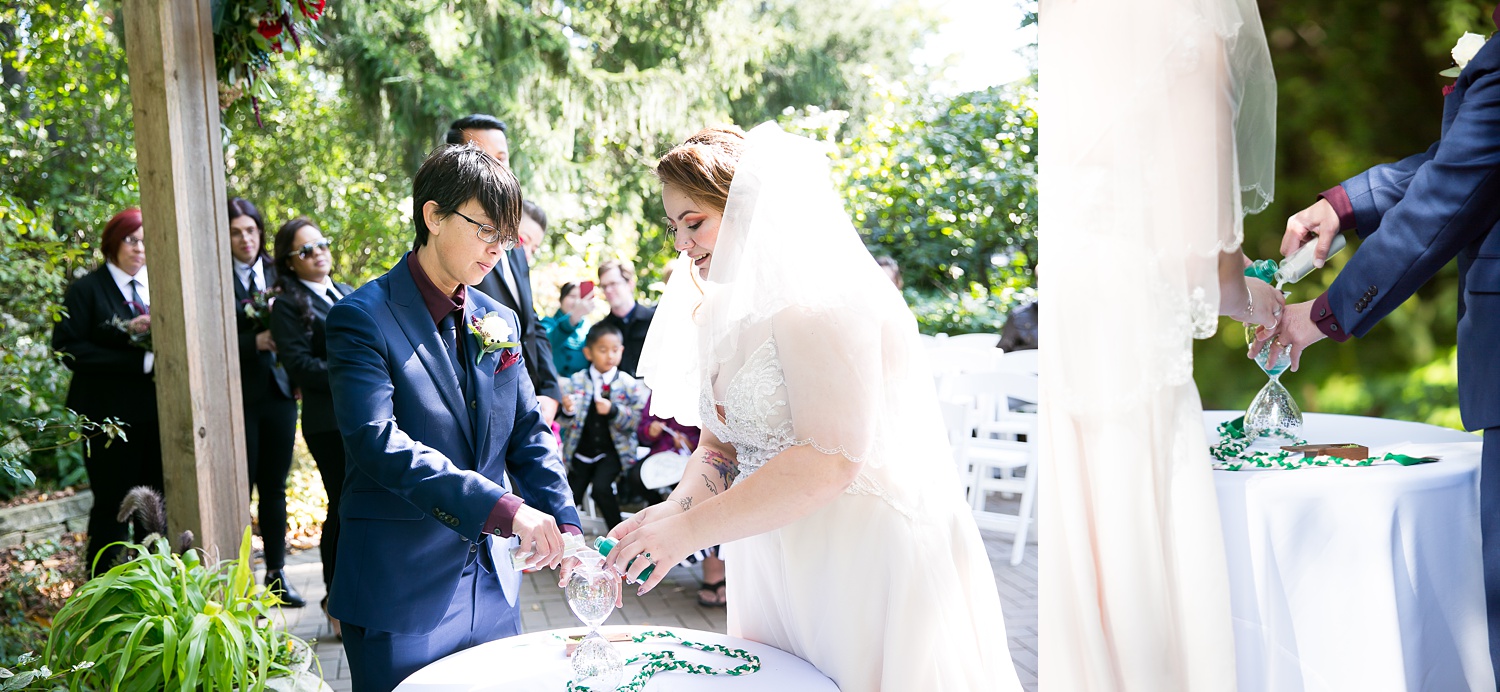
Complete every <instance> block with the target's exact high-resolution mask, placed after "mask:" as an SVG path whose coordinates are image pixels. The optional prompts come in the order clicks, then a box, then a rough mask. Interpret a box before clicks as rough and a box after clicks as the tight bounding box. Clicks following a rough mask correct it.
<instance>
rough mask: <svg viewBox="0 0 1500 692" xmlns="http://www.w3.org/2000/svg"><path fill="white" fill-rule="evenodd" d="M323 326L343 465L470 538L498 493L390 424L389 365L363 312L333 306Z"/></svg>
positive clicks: (372, 323)
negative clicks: (434, 512)
mask: <svg viewBox="0 0 1500 692" xmlns="http://www.w3.org/2000/svg"><path fill="white" fill-rule="evenodd" d="M326 328H327V335H328V384H329V389H331V390H332V392H333V405H334V408H335V409H336V410H337V411H338V423H339V431H340V432H341V433H342V435H343V438H344V448H345V450H346V452H345V456H346V457H347V459H348V461H349V463H350V464H352V465H353V466H354V467H355V468H357V469H359V470H360V471H363V472H364V473H365V474H366V475H368V476H370V478H371V479H373V480H374V481H375V482H376V483H378V484H379V485H380V486H381V487H383V488H385V489H386V490H389V491H390V492H392V493H394V494H396V495H398V496H400V497H402V498H404V499H405V500H406V501H407V502H410V503H412V504H413V505H415V506H416V507H417V508H419V509H421V510H423V513H427V508H428V507H440V508H444V511H445V512H448V513H450V514H452V515H453V516H454V517H456V518H457V519H458V522H457V523H456V524H453V525H451V527H452V528H453V530H454V531H456V532H458V533H459V534H461V535H463V536H465V537H468V538H471V539H474V540H478V539H479V538H480V537H481V534H482V532H483V529H484V524H485V522H486V521H488V520H489V517H490V511H491V510H493V509H494V507H495V504H496V503H497V502H499V501H500V498H501V497H503V496H504V495H505V490H503V489H502V488H501V487H500V486H499V485H498V484H497V483H495V482H494V481H492V480H490V479H488V478H486V477H484V476H483V475H482V474H480V473H477V472H475V471H470V470H466V469H460V468H458V467H457V466H455V465H454V464H453V462H452V461H451V460H450V459H448V457H446V456H444V455H443V454H442V453H441V452H438V451H437V450H435V449H433V448H431V447H428V446H426V445H424V444H422V443H420V442H417V441H416V440H413V439H412V438H411V437H410V436H409V435H407V434H406V432H405V431H403V430H401V428H400V427H399V426H397V425H396V417H395V407H394V404H393V399H392V396H393V393H394V391H395V385H394V383H393V382H392V378H391V371H390V365H389V360H388V359H387V358H386V356H385V353H384V349H383V344H382V340H381V337H380V330H379V328H378V326H377V325H376V323H375V320H374V319H372V318H371V317H370V315H369V314H367V313H365V312H364V311H363V310H361V309H360V308H359V307H357V306H355V305H354V304H351V303H349V302H347V301H346V302H340V303H339V304H338V305H335V306H334V307H333V309H332V310H330V311H329V313H328V321H327V323H326ZM518 379H522V380H524V379H526V378H524V377H523V378H518Z"/></svg>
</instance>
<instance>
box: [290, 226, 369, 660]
mask: <svg viewBox="0 0 1500 692" xmlns="http://www.w3.org/2000/svg"><path fill="white" fill-rule="evenodd" d="M272 249H273V253H274V254H275V257H276V271H277V274H278V276H279V277H280V279H279V282H278V284H277V285H278V286H279V287H280V288H281V295H280V297H278V298H277V300H276V306H275V307H274V308H273V309H272V311H271V335H272V336H274V337H275V338H276V353H277V356H278V357H280V358H281V363H282V364H283V365H284V366H286V371H287V373H288V374H290V375H291V376H292V381H293V382H295V383H296V384H297V387H298V389H300V390H302V440H303V441H304V442H306V443H307V451H308V452H310V453H311V454H312V457H313V461H314V462H316V463H317V465H318V474H319V475H320V476H322V477H323V489H324V490H326V491H327V492H328V518H327V519H325V520H324V521H323V538H322V541H321V543H320V544H319V546H318V549H319V551H320V552H321V553H322V555H323V585H324V586H325V587H327V589H332V588H333V570H334V566H335V562H336V561H337V559H338V545H339V498H341V497H342V496H343V494H344V439H343V437H342V436H340V435H339V427H338V420H337V419H336V418H335V417H334V409H333V393H332V392H331V391H330V390H329V389H328V346H327V342H326V337H325V332H324V321H325V320H327V319H328V311H329V310H330V309H332V308H333V304H334V303H337V302H338V301H339V299H340V298H343V297H344V296H346V295H349V294H350V293H352V292H353V291H354V287H352V286H350V285H348V284H342V283H336V282H334V281H333V279H332V278H330V274H331V273H332V272H333V253H332V252H330V251H329V249H328V239H327V238H325V237H323V233H322V232H321V231H319V230H318V227H317V226H316V225H314V224H313V222H312V221H310V220H308V219H306V218H300V217H299V218H296V219H292V220H291V221H288V222H286V223H284V224H282V225H281V229H280V230H278V231H277V232H276V242H275V244H274V245H273V247H272ZM327 589H325V591H324V593H328V590H327ZM323 613H324V615H327V613H328V597H327V596H324V597H323ZM328 621H329V627H330V628H331V629H332V630H333V632H334V636H336V637H337V636H339V635H340V634H341V633H340V630H339V622H338V620H335V619H334V618H333V617H332V616H328Z"/></svg>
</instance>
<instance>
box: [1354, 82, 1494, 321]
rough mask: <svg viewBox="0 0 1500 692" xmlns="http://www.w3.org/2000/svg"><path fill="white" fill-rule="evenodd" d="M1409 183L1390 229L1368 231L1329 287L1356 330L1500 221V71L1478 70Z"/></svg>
mask: <svg viewBox="0 0 1500 692" xmlns="http://www.w3.org/2000/svg"><path fill="white" fill-rule="evenodd" d="M1393 186H1394V184H1392V185H1390V186H1388V187H1393ZM1406 186H1407V187H1406V194H1405V195H1404V196H1402V197H1401V199H1400V200H1399V201H1396V202H1395V203H1394V204H1392V205H1391V206H1390V208H1389V210H1388V211H1386V212H1385V214H1384V218H1383V219H1382V220H1381V222H1380V228H1381V230H1382V231H1383V232H1381V233H1376V234H1372V235H1370V236H1369V237H1368V239H1367V240H1366V241H1365V242H1364V244H1363V245H1361V246H1360V248H1359V250H1358V251H1357V252H1355V253H1354V257H1352V258H1350V260H1349V263H1348V264H1347V265H1346V266H1345V267H1344V270H1343V272H1342V273H1340V274H1339V277H1338V278H1337V279H1335V280H1334V282H1333V285H1332V286H1331V287H1330V288H1329V289H1328V297H1329V304H1330V305H1331V306H1333V309H1334V314H1335V315H1336V316H1337V317H1338V320H1339V322H1340V323H1342V324H1343V325H1344V327H1345V328H1346V329H1347V331H1348V332H1349V333H1352V334H1354V335H1355V336H1364V335H1365V334H1366V333H1367V332H1369V331H1370V329H1371V328H1372V327H1374V326H1375V324H1376V323H1377V322H1379V321H1380V319H1381V318H1383V317H1385V316H1386V315H1387V314H1389V313H1390V312H1391V311H1392V310H1394V309H1395V308H1396V306H1398V305H1400V304H1401V303H1402V302H1405V300H1406V299H1407V298H1409V297H1411V295H1412V293H1414V292H1416V290H1417V288H1419V287H1420V286H1421V285H1422V284H1424V283H1426V282H1427V280H1428V279H1430V278H1432V276H1433V275H1434V274H1436V273H1437V272H1438V270H1440V269H1442V268H1443V266H1444V265H1446V264H1447V263H1448V262H1449V260H1451V259H1453V258H1454V257H1455V256H1457V255H1458V253H1459V251H1460V250H1462V249H1463V248H1464V247H1465V246H1467V245H1469V244H1470V243H1472V242H1473V241H1474V240H1475V239H1477V238H1478V237H1479V236H1480V235H1481V234H1483V233H1485V232H1487V231H1488V230H1489V229H1490V228H1492V227H1493V226H1494V225H1495V223H1496V222H1497V221H1500V204H1496V203H1495V200H1497V199H1500V72H1497V71H1493V70H1492V71H1490V72H1488V73H1486V74H1481V75H1477V76H1476V77H1475V79H1474V81H1473V82H1472V83H1471V84H1470V86H1469V88H1468V90H1467V91H1466V92H1465V94H1464V97H1463V102H1462V103H1461V104H1460V105H1459V110H1458V114H1457V115H1456V116H1455V117H1454V119H1453V121H1452V123H1451V124H1450V125H1449V127H1448V131H1447V132H1446V133H1445V134H1444V136H1443V140H1442V141H1441V142H1440V143H1439V145H1438V147H1437V148H1436V150H1435V151H1433V153H1432V156H1431V158H1430V159H1429V160H1428V161H1426V162H1425V163H1423V164H1421V165H1420V166H1418V167H1417V170H1416V172H1415V174H1413V175H1412V176H1411V180H1410V182H1409V183H1406ZM1372 189H1374V190H1377V191H1378V190H1379V189H1380V187H1376V188H1372ZM1350 192H1351V197H1352V196H1353V191H1350ZM1371 194H1372V195H1373V194H1377V193H1374V192H1372V193H1371ZM1355 208H1356V210H1358V209H1359V205H1358V203H1356V206H1355ZM1361 230H1363V229H1361ZM1359 301H1364V303H1363V305H1362V304H1361V303H1360V302H1359Z"/></svg>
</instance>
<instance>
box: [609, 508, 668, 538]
mask: <svg viewBox="0 0 1500 692" xmlns="http://www.w3.org/2000/svg"><path fill="white" fill-rule="evenodd" d="M685 511H687V509H686V508H685V507H683V506H682V505H681V504H678V503H677V501H676V500H667V501H665V502H658V503H656V504H654V505H651V506H650V507H647V508H645V509H643V510H641V511H639V512H636V513H635V514H633V515H631V516H630V518H629V519H626V520H625V521H622V522H620V523H619V524H617V525H616V526H615V527H614V528H613V529H610V532H609V537H610V538H613V539H615V540H617V541H619V540H624V538H625V537H626V536H628V535H630V533H631V532H632V531H635V530H636V529H639V528H641V527H642V526H645V525H646V524H649V523H651V522H654V521H660V520H662V519H665V518H667V517H670V516H675V515H678V514H682V513H683V512H685Z"/></svg>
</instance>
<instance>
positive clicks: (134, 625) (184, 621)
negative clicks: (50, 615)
mask: <svg viewBox="0 0 1500 692" xmlns="http://www.w3.org/2000/svg"><path fill="white" fill-rule="evenodd" d="M151 543H152V544H151V545H150V546H149V547H148V546H143V545H135V544H126V545H127V547H128V548H129V549H131V550H134V551H136V552H138V553H139V555H138V556H137V557H136V558H135V559H134V560H131V561H129V562H126V563H124V564H121V565H118V566H116V567H115V568H113V569H111V570H109V571H108V572H106V573H104V574H103V575H101V576H99V577H96V578H94V579H93V580H91V581H89V582H88V583H87V584H84V585H83V586H82V587H80V588H79V589H78V591H77V592H75V593H74V594H73V597H72V598H71V599H70V600H69V601H68V603H67V605H65V606H63V609H62V610H61V611H59V612H58V614H57V619H56V620H55V621H54V623H53V628H52V636H51V638H50V639H49V640H48V642H47V650H46V659H47V662H48V663H49V664H51V665H54V666H60V665H66V664H67V663H68V662H70V661H78V660H89V661H93V662H94V663H95V665H94V667H93V668H91V669H89V670H87V671H84V672H82V673H80V674H79V675H78V677H77V678H75V679H74V681H73V683H72V684H71V685H70V689H72V690H77V689H80V688H82V687H84V686H89V687H93V688H95V689H102V688H106V687H107V688H110V689H122V690H157V689H187V690H196V689H200V686H201V689H204V690H224V691H225V692H228V691H229V690H233V689H236V688H238V689H240V690H247V691H253V692H259V691H260V690H263V689H265V683H266V680H267V679H269V678H271V677H276V676H282V675H289V674H290V673H291V671H290V670H289V669H288V667H287V666H286V665H285V663H283V662H281V661H284V660H285V658H286V654H285V653H284V652H287V651H291V650H293V649H295V648H305V647H306V644H305V643H304V642H302V640H300V639H298V638H297V637H295V636H293V635H290V634H286V633H284V632H281V631H280V630H278V629H277V628H276V627H275V626H274V625H273V623H272V622H271V618H272V616H273V615H274V610H275V608H276V606H277V603H278V600H277V598H276V597H275V596H274V595H272V594H271V593H270V592H268V591H266V590H265V588H264V587H262V586H260V585H258V584H256V583H255V575H254V571H253V569H252V565H251V560H250V527H248V526H247V527H245V534H244V538H243V540H242V541H241V542H240V551H239V556H238V558H237V559H235V560H230V561H225V562H220V563H217V564H212V563H207V562H204V558H203V557H201V556H200V555H199V553H198V552H197V551H189V552H187V553H186V554H183V555H176V554H173V553H172V551H171V548H170V547H169V546H168V544H167V541H166V539H164V538H156V539H155V540H154V541H152V542H151ZM299 645H300V647H299ZM278 659H280V660H278Z"/></svg>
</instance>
